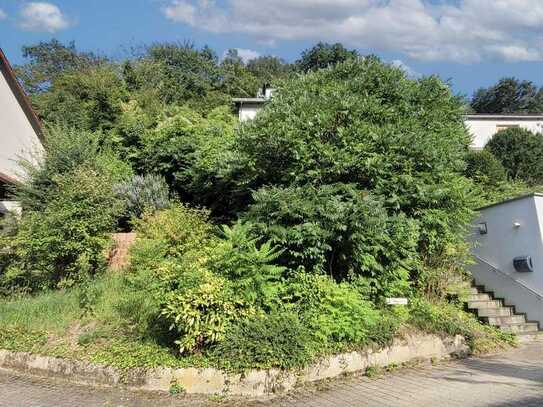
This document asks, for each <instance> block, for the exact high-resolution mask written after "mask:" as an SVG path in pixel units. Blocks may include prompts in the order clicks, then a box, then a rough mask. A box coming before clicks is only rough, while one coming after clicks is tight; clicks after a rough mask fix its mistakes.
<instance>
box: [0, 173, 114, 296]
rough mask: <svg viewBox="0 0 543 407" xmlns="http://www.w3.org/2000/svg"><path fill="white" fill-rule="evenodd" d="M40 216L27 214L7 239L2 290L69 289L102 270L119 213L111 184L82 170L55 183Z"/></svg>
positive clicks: (60, 177)
mask: <svg viewBox="0 0 543 407" xmlns="http://www.w3.org/2000/svg"><path fill="white" fill-rule="evenodd" d="M54 182H55V188H54V189H53V190H51V191H49V192H48V197H47V201H46V203H45V205H44V206H43V207H42V209H41V210H39V211H37V210H32V209H27V210H25V212H24V213H23V216H22V218H21V220H20V222H19V225H18V230H17V234H16V235H15V236H13V237H8V238H6V239H5V240H6V242H5V244H6V246H4V247H6V249H4V251H3V253H2V256H9V258H10V260H9V266H8V267H6V269H5V270H3V271H2V273H1V274H0V282H1V284H2V285H3V286H4V287H12V288H13V289H16V288H17V287H18V288H22V289H25V290H30V291H34V290H38V289H44V288H55V287H59V286H66V285H71V284H73V283H74V282H77V281H80V280H82V279H84V278H85V277H86V276H87V275H92V274H95V273H97V272H98V271H100V270H101V269H103V268H104V266H105V261H106V253H105V250H106V248H107V247H108V242H109V239H110V238H109V235H108V233H109V232H112V231H113V230H114V227H115V223H116V220H117V217H118V216H119V215H120V213H122V202H121V201H119V200H118V199H117V198H116V197H115V195H114V193H113V184H112V182H111V180H110V179H109V178H108V177H106V176H104V175H102V174H99V173H97V172H96V171H95V170H93V169H91V168H85V167H80V168H78V169H76V170H74V171H73V172H71V173H67V174H64V175H59V176H57V177H55V178H54Z"/></svg>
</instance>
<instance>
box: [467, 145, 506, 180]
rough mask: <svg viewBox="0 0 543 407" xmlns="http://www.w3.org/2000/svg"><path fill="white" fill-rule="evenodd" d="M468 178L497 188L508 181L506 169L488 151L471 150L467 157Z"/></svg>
mask: <svg viewBox="0 0 543 407" xmlns="http://www.w3.org/2000/svg"><path fill="white" fill-rule="evenodd" d="M465 174H466V177H468V178H471V179H473V180H474V181H476V182H477V183H480V184H484V185H488V186H490V187H495V186H497V185H499V184H500V183H501V182H505V181H507V176H506V173H505V168H504V167H503V165H502V164H501V162H500V161H499V160H498V159H497V158H496V157H494V155H492V153H491V152H490V151H488V150H481V151H473V150H470V151H469V152H468V154H467V155H466V171H465Z"/></svg>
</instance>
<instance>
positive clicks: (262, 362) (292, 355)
mask: <svg viewBox="0 0 543 407" xmlns="http://www.w3.org/2000/svg"><path fill="white" fill-rule="evenodd" d="M314 352H315V351H314V344H313V343H312V341H311V332H310V331H309V330H308V329H307V328H306V327H304V325H303V324H302V323H301V322H300V320H299V318H298V317H297V316H296V315H295V314H292V313H284V312H283V313H271V314H265V315H254V316H252V317H250V318H245V319H242V320H240V321H238V322H237V323H235V324H233V325H232V326H231V327H230V329H229V330H228V332H227V334H226V336H225V338H224V340H223V341H222V342H221V343H219V344H218V345H216V346H215V347H214V348H213V349H212V350H211V352H210V353H211V355H212V358H213V359H214V360H215V361H216V363H217V364H218V365H219V366H221V367H223V368H226V369H229V370H234V371H240V370H245V369H253V368H260V369H268V368H272V367H277V368H282V369H291V368H295V367H301V366H304V365H306V364H308V363H309V362H310V361H311V360H312V357H313V356H314Z"/></svg>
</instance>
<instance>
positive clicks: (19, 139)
mask: <svg viewBox="0 0 543 407" xmlns="http://www.w3.org/2000/svg"><path fill="white" fill-rule="evenodd" d="M0 73H1V75H0V214H1V213H5V212H7V211H8V210H18V209H17V208H18V205H17V203H16V202H13V201H11V200H10V199H9V194H8V186H9V185H10V184H13V183H15V182H17V180H18V178H19V176H20V168H18V165H17V160H18V159H19V158H28V159H32V157H34V156H35V154H39V153H40V152H41V151H42V150H43V145H42V143H43V132H42V128H41V125H40V121H39V120H38V118H37V116H36V114H35V113H34V111H33V110H32V106H31V104H30V101H29V100H28V98H27V96H26V94H25V92H24V91H23V89H22V87H21V85H20V84H19V82H18V80H17V78H16V76H15V73H14V72H13V69H12V68H11V65H10V64H9V62H8V60H7V58H6V56H5V55H4V53H3V52H2V50H1V49H0Z"/></svg>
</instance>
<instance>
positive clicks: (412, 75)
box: [390, 59, 421, 78]
mask: <svg viewBox="0 0 543 407" xmlns="http://www.w3.org/2000/svg"><path fill="white" fill-rule="evenodd" d="M390 64H391V65H394V66H395V67H398V68H400V69H402V70H403V71H404V72H405V73H406V74H407V76H409V77H410V78H419V77H420V76H421V74H420V73H418V72H417V71H415V70H414V69H413V68H411V67H410V66H409V65H407V64H406V63H405V62H403V61H402V60H401V59H395V60H393V61H391V62H390Z"/></svg>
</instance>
